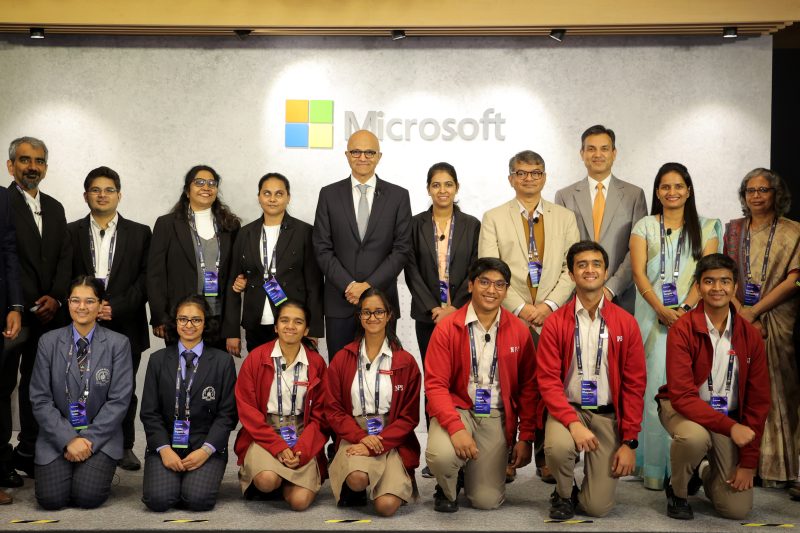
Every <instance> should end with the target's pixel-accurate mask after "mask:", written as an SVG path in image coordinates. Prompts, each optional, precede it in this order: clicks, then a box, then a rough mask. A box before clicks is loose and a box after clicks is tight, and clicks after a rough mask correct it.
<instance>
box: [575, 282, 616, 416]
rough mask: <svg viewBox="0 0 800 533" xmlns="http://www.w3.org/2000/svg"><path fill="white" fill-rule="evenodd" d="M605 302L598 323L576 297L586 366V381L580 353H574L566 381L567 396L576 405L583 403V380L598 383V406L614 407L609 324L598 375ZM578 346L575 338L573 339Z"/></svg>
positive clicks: (605, 334) (597, 311)
mask: <svg viewBox="0 0 800 533" xmlns="http://www.w3.org/2000/svg"><path fill="white" fill-rule="evenodd" d="M603 303H605V298H603V299H601V300H600V304H599V305H598V306H597V310H596V311H595V312H594V320H592V319H591V317H590V316H589V311H587V310H586V308H585V307H583V304H582V303H581V299H580V298H578V297H577V296H576V297H575V315H576V316H577V319H578V326H579V330H580V338H581V366H583V377H581V375H580V374H579V373H578V351H577V349H576V348H575V347H573V349H572V361H571V362H570V364H569V369H568V370H567V374H566V376H565V377H564V383H565V388H564V393H565V394H566V395H567V400H569V401H570V402H572V403H576V404H579V405H580V403H581V380H582V379H584V380H592V381H594V380H597V405H598V406H601V405H608V404H610V403H612V399H611V388H610V387H609V384H608V339H609V334H608V324H606V331H605V333H604V337H603V339H602V340H603V353H602V355H601V358H602V359H601V360H600V375H596V374H595V371H596V368H597V342H598V340H599V336H600V310H601V309H602V308H603ZM573 344H574V335H573Z"/></svg>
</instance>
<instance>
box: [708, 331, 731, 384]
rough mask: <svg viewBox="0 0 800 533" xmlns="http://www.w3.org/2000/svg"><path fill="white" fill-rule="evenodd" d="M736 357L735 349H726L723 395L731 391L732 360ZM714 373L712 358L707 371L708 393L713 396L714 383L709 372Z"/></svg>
mask: <svg viewBox="0 0 800 533" xmlns="http://www.w3.org/2000/svg"><path fill="white" fill-rule="evenodd" d="M723 335H724V333H723ZM735 358H736V351H734V350H732V349H731V350H728V372H727V374H726V375H725V396H727V395H728V393H729V392H730V391H731V383H733V361H734V359H735ZM713 373H714V363H713V358H712V363H711V371H710V372H709V373H708V394H709V395H710V396H714V383H713V381H712V379H711V374H713Z"/></svg>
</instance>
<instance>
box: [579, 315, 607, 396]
mask: <svg viewBox="0 0 800 533" xmlns="http://www.w3.org/2000/svg"><path fill="white" fill-rule="evenodd" d="M598 312H599V311H598ZM607 338H608V334H607V333H606V322H605V320H603V317H602V316H601V317H600V335H599V337H598V339H597V359H596V360H595V365H594V375H593V376H591V377H590V379H583V377H584V376H583V350H582V349H581V331H580V324H579V322H578V315H577V314H576V315H575V361H576V363H577V367H578V377H579V378H580V380H581V409H597V407H598V406H597V396H598V394H597V393H598V391H597V384H598V382H599V380H600V368H601V363H602V362H603V339H607Z"/></svg>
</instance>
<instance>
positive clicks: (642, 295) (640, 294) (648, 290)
mask: <svg viewBox="0 0 800 533" xmlns="http://www.w3.org/2000/svg"><path fill="white" fill-rule="evenodd" d="M648 292H653V289H652V288H650V289H647V290H646V291H644V292H642V293H639V296H641V297H642V298H644V295H645V294H647V293H648Z"/></svg>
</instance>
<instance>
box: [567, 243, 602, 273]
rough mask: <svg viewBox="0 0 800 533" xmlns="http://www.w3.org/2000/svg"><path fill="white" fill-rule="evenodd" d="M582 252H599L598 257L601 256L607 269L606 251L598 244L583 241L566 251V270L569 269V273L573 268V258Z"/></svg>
mask: <svg viewBox="0 0 800 533" xmlns="http://www.w3.org/2000/svg"><path fill="white" fill-rule="evenodd" d="M583 252H600V255H602V256H603V264H604V265H605V268H606V269H608V252H606V249H605V248H603V247H602V246H600V243H597V242H595V241H590V240H584V241H578V242H576V243H575V244H573V245H572V246H570V247H569V250H568V251H567V268H569V271H570V272H572V271H573V267H574V266H575V256H576V255H578V254H582V253H583Z"/></svg>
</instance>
